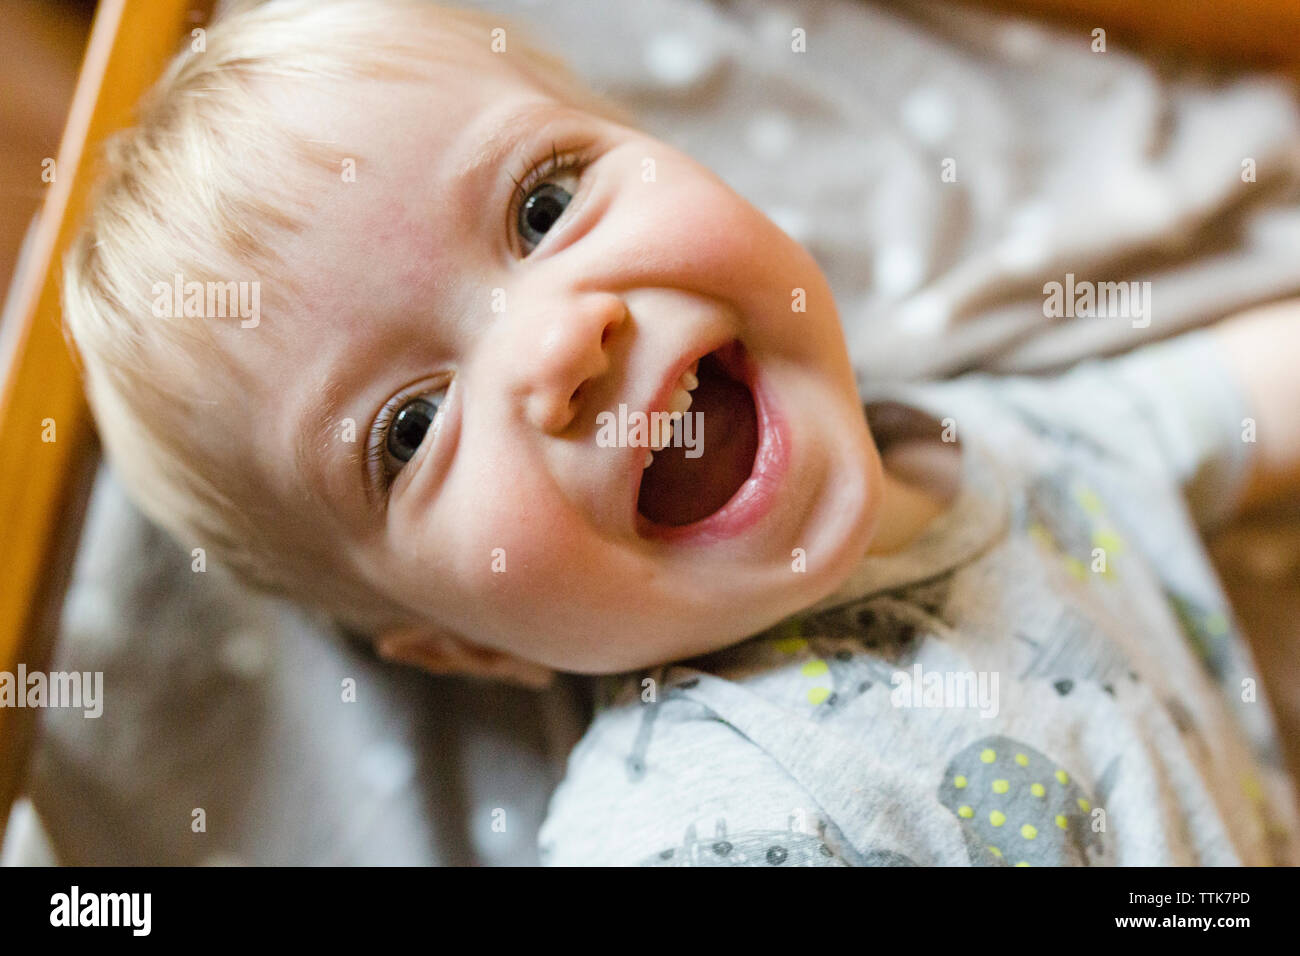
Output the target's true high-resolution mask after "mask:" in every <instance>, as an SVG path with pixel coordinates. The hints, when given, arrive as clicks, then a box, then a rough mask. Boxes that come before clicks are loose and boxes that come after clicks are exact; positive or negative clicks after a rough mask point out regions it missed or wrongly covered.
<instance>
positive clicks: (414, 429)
mask: <svg viewBox="0 0 1300 956" xmlns="http://www.w3.org/2000/svg"><path fill="white" fill-rule="evenodd" d="M437 414H438V405H437V403H435V402H430V401H428V400H427V399H423V398H414V399H411V401H409V402H407V403H406V404H405V405H403V406H402V407H401V408H399V409H398V410H397V414H396V415H394V416H393V423H392V424H391V425H389V426H388V440H387V442H386V445H387V447H388V454H390V455H392V456H393V457H394V458H396V459H397V460H398V461H400V462H407V461H410V460H411V456H412V455H414V454H415V452H416V449H418V448H419V447H420V442H422V441H424V436H425V434H426V433H427V432H428V431H429V426H430V425H432V424H433V418H434V416H435V415H437Z"/></svg>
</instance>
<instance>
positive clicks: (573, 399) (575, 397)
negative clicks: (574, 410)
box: [569, 382, 586, 405]
mask: <svg viewBox="0 0 1300 956" xmlns="http://www.w3.org/2000/svg"><path fill="white" fill-rule="evenodd" d="M583 384H584V385H585V384H586V383H585V382H584V383H583ZM581 392H582V385H579V386H578V387H577V388H575V389H574V390H573V394H572V395H570V396H569V404H570V405H572V404H573V403H574V402H576V401H577V400H578V395H579V394H581Z"/></svg>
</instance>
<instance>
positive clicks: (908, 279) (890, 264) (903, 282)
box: [871, 243, 925, 299]
mask: <svg viewBox="0 0 1300 956" xmlns="http://www.w3.org/2000/svg"><path fill="white" fill-rule="evenodd" d="M924 272H925V263H924V262H923V261H922V260H921V255H920V253H918V252H917V251H916V249H915V248H913V247H912V246H908V245H903V244H902V243H895V244H894V245H891V246H884V247H882V248H880V249H877V250H876V255H875V270H874V272H873V274H872V277H871V278H872V282H871V284H872V287H873V288H874V289H875V291H876V292H879V293H880V294H881V295H884V296H888V297H889V298H891V299H896V298H898V297H899V296H903V295H906V294H907V293H909V292H911V291H912V290H913V289H915V288H916V287H917V285H918V284H919V283H920V281H921V279H922V278H924Z"/></svg>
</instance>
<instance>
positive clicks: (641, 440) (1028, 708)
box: [65, 0, 1300, 865]
mask: <svg viewBox="0 0 1300 956" xmlns="http://www.w3.org/2000/svg"><path fill="white" fill-rule="evenodd" d="M203 46H204V48H203V49H201V50H194V51H191V52H189V53H188V54H187V55H185V56H183V57H181V58H180V59H178V61H177V62H176V63H174V64H173V65H172V67H171V68H170V69H169V71H168V72H167V74H166V76H165V77H164V78H163V80H162V81H161V83H160V84H159V87H158V89H157V91H156V93H155V95H154V96H153V97H152V98H151V99H150V101H149V102H148V103H147V104H145V107H144V108H143V110H142V113H141V118H140V124H139V126H138V128H136V129H134V130H132V131H129V132H128V133H126V134H124V135H123V136H122V137H120V138H119V139H118V140H116V141H115V142H114V143H113V144H112V148H111V149H110V150H109V153H108V155H107V157H106V162H105V176H104V182H103V183H102V186H101V189H100V190H99V193H98V195H97V198H96V201H95V203H94V206H93V208H92V211H91V215H90V217H89V219H88V222H87V226H86V229H85V231H84V233H83V235H82V236H81V237H80V238H79V240H78V241H77V243H76V244H75V245H74V247H73V248H72V250H71V251H70V253H69V256H68V260H67V267H66V282H65V313H66V319H67V325H68V328H69V331H70V334H71V337H72V339H73V341H74V344H75V346H76V348H77V351H78V353H79V355H80V357H81V360H82V364H83V366H84V369H85V374H86V381H87V390H88V393H89V397H90V400H91V405H92V408H93V409H94V412H95V416H96V420H97V422H98V425H99V429H100V433H101V436H102V439H103V443H104V446H105V448H106V451H107V454H108V457H109V459H110V460H111V462H112V463H113V465H114V467H115V468H116V470H117V472H118V474H119V475H120V476H121V478H122V480H123V481H124V483H125V484H126V486H127V487H128V488H129V489H130V490H131V492H132V494H133V496H134V497H135V498H136V499H137V500H138V501H139V503H140V505H141V506H142V507H143V508H144V510H145V511H146V512H147V513H148V514H150V515H151V516H152V517H153V518H154V519H155V520H157V521H158V522H159V523H160V524H162V525H163V526H164V527H166V528H168V529H169V530H170V531H171V532H172V533H173V534H174V535H175V536H176V538H177V539H178V540H179V541H180V542H182V544H183V545H184V546H185V547H186V549H191V548H198V547H201V548H205V549H207V550H208V553H209V554H215V555H217V556H219V557H220V558H221V559H222V560H223V561H224V562H225V563H226V564H227V565H229V566H230V567H231V568H233V569H234V570H235V571H236V572H237V573H239V574H240V575H241V576H242V577H243V578H244V579H245V580H246V581H248V582H249V583H251V584H253V585H255V586H257V587H259V588H261V589H264V590H267V591H271V592H273V593H278V594H282V595H286V596H289V597H291V598H293V599H295V600H297V601H299V602H301V603H303V604H304V605H307V606H309V607H313V608H318V609H321V610H323V611H324V612H326V613H328V614H329V615H330V616H332V617H333V618H334V619H335V620H337V621H338V622H339V623H340V624H341V625H343V626H344V627H346V628H347V629H349V630H350V631H352V632H354V633H356V634H361V635H364V636H365V637H366V638H367V639H368V640H371V641H373V642H374V646H375V648H376V649H377V650H378V652H379V653H380V654H382V655H383V656H385V657H387V658H390V659H393V660H397V661H402V662H406V663H410V664H413V665H416V666H419V667H422V668H425V669H427V670H429V671H433V672H439V673H444V672H458V673H467V674H473V675H478V676H485V677H497V678H503V679H507V680H513V681H517V682H523V683H526V684H531V685H535V686H545V685H546V683H547V682H548V680H549V679H550V678H551V677H552V675H553V674H554V672H556V671H563V672H571V673H577V674H585V675H606V676H604V677H600V678H599V679H598V684H599V686H598V688H597V690H598V693H597V695H596V696H597V708H596V714H595V719H594V721H593V723H592V725H591V727H590V728H589V729H588V731H587V733H586V735H585V737H584V738H583V740H582V742H581V743H580V744H579V745H578V747H577V749H576V750H575V752H574V753H573V755H572V757H571V759H570V762H569V771H568V774H567V777H566V779H565V781H564V782H563V783H562V785H561V786H560V788H559V790H558V791H557V793H556V794H555V796H554V798H553V800H552V804H551V809H550V815H549V817H548V819H547V821H546V824H545V826H544V827H543V829H542V834H541V851H542V857H543V860H544V861H545V862H547V863H557V864H565V863H654V864H668V865H682V864H697V865H704V864H738V863H747V864H759V865H794V864H818V865H820V864H830V865H843V864H853V865H867V864H873V865H881V864H884V865H899V864H902V865H907V864H949V863H962V864H965V863H972V864H979V865H1009V864H1074V863H1080V864H1081V863H1120V864H1191V863H1204V864H1227V863H1240V862H1246V863H1261V862H1270V861H1273V860H1278V861H1286V862H1290V861H1292V860H1294V856H1293V855H1292V854H1293V840H1294V830H1293V818H1294V809H1293V806H1292V803H1291V797H1290V795H1289V791H1288V790H1287V789H1286V783H1285V780H1284V778H1283V777H1282V775H1281V771H1280V766H1281V760H1280V755H1279V753H1278V751H1277V743H1276V739H1275V732H1274V730H1273V726H1272V722H1271V717H1270V716H1269V711H1268V705H1267V703H1266V702H1265V701H1264V700H1263V696H1262V693H1261V691H1260V689H1259V688H1258V686H1257V681H1258V675H1257V674H1256V673H1255V671H1254V670H1253V667H1252V662H1251V659H1250V657H1249V654H1248V652H1247V650H1246V648H1245V646H1244V645H1243V643H1242V641H1241V639H1240V636H1239V634H1238V633H1237V631H1236V630H1235V628H1234V626H1233V624H1232V620H1231V615H1230V612H1229V610H1228V608H1227V605H1226V603H1225V601H1224V597H1223V594H1222V592H1221V590H1220V588H1219V586H1218V584H1217V582H1216V581H1215V578H1214V576H1213V573H1212V571H1211V569H1210V567H1209V566H1208V564H1207V561H1206V558H1205V556H1204V552H1203V548H1202V546H1201V544H1200V539H1199V538H1198V535H1197V526H1196V523H1195V521H1196V520H1199V521H1201V522H1202V523H1205V522H1208V521H1210V520H1213V519H1214V518H1217V517H1222V516H1223V515H1224V514H1226V513H1228V511H1230V510H1231V509H1232V508H1233V507H1235V506H1236V505H1238V504H1241V503H1251V502H1254V501H1259V500H1263V499H1264V498H1265V497H1267V496H1269V495H1270V494H1275V493H1276V492H1278V491H1285V490H1291V491H1294V489H1295V488H1296V486H1297V483H1296V482H1295V473H1296V468H1297V465H1298V464H1300V424H1298V423H1297V421H1296V419H1295V416H1294V415H1293V414H1292V412H1293V410H1294V408H1296V407H1300V387H1297V384H1296V380H1295V377H1294V376H1293V374H1292V373H1291V370H1290V368H1289V365H1290V362H1291V361H1292V360H1294V358H1295V357H1296V356H1297V355H1300V320H1297V318H1296V315H1297V314H1300V313H1298V312H1297V310H1295V309H1289V310H1288V309H1278V310H1275V311H1274V312H1273V313H1270V314H1264V315H1259V316H1255V317H1253V318H1251V319H1249V320H1244V319H1243V320H1240V321H1236V322H1233V323H1230V324H1226V325H1224V326H1222V327H1220V328H1218V329H1216V330H1215V331H1213V332H1199V333H1196V334H1193V335H1189V336H1186V337H1184V338H1182V339H1179V340H1175V341H1172V342H1168V343H1164V344H1161V345H1158V346H1154V347H1151V348H1148V349H1145V350H1142V351H1140V352H1136V353H1133V354H1131V355H1129V356H1126V357H1124V358H1120V359H1115V360H1111V361H1107V362H1092V363H1088V364H1086V365H1083V366H1080V367H1078V368H1076V369H1075V370H1073V371H1071V372H1070V373H1067V374H1066V375H1064V376H1062V377H1061V378H1059V379H1057V380H1055V381H1039V380H1029V379H1009V380H995V379H992V378H988V377H984V376H969V377H966V378H963V379H959V380H956V381H952V382H946V383H936V384H931V385H925V386H919V385H913V386H907V387H894V388H889V389H885V388H872V389H870V390H869V391H868V392H866V393H860V391H859V386H858V383H857V382H856V381H855V376H854V372H853V369H852V367H851V364H850V361H849V358H848V355H847V352H846V348H845V343H844V338H843V335H842V332H841V327H840V324H839V318H838V315H837V312H836V307H835V303H834V301H833V299H832V295H831V291H830V289H829V288H828V286H827V282H826V280H825V278H824V277H823V275H822V273H821V271H820V270H819V268H818V266H817V264H816V262H815V261H814V260H813V259H812V257H811V256H810V255H809V254H808V252H807V251H805V250H804V249H803V248H801V247H800V246H799V245H798V244H797V243H796V242H794V241H793V240H792V239H791V238H790V237H788V236H787V235H785V234H784V233H783V232H782V231H781V230H780V229H778V228H777V227H776V226H775V225H773V224H772V223H771V222H770V221H769V220H768V219H767V218H765V217H764V216H763V215H762V214H761V213H759V212H758V211H757V210H756V209H754V208H753V207H752V206H751V205H749V204H748V203H747V202H745V201H744V200H743V199H741V198H740V197H739V196H737V195H736V194H735V193H734V192H732V191H731V190H730V189H729V188H728V187H727V186H726V185H725V184H724V183H723V182H721V181H720V180H719V179H718V178H717V177H716V176H715V175H713V174H712V173H710V172H709V171H708V170H706V169H703V168H701V167H700V166H699V165H698V164H696V163H694V162H693V161H692V160H691V159H690V158H689V157H687V156H685V155H683V154H682V153H680V152H679V151H677V150H674V149H672V148H670V147H668V146H666V145H664V144H663V143H661V142H658V141H656V140H654V139H652V138H651V137H649V136H647V135H645V134H644V133H642V132H640V131H639V130H637V129H636V128H635V126H634V125H633V124H632V121H631V120H630V119H629V118H628V117H627V116H626V115H625V114H624V113H623V112H622V111H621V110H620V109H619V108H618V107H617V106H615V105H614V104H611V103H609V102H607V101H605V100H604V99H602V98H600V97H598V96H596V95H594V94H593V93H591V92H589V91H587V90H585V89H584V88H583V87H582V86H581V84H580V83H578V82H577V81H576V80H575V79H574V78H573V77H572V76H571V75H570V74H569V73H568V72H567V71H566V69H565V68H564V67H563V65H562V64H561V63H560V62H558V61H556V60H555V59H553V58H552V57H550V56H548V55H546V54H544V53H541V52H540V51H538V50H536V49H535V48H533V47H531V46H530V45H528V44H527V43H526V42H525V41H524V40H523V38H522V37H521V36H520V35H519V34H518V32H517V31H516V30H515V29H514V28H513V27H509V28H502V27H501V26H500V24H499V23H498V22H496V21H489V20H486V19H484V18H482V17H481V16H479V15H473V14H466V13H459V12H453V11H450V10H445V9H441V8H435V7H432V6H430V5H428V4H425V3H403V2H397V0H382V2H381V0H373V2H360V0H338V2H334V0H331V2H319V0H310V2H299V0H282V2H281V0H274V2H271V3H268V4H266V5H264V6H260V7H254V8H251V9H247V10H242V11H239V12H234V13H232V14H231V15H230V16H228V17H227V18H225V19H224V20H223V21H222V22H219V23H218V24H215V25H214V26H213V27H212V28H211V29H210V30H209V31H208V32H207V34H206V37H205V43H204V45H203ZM864 399H866V400H867V401H866V404H865V406H864ZM864 407H865V413H864ZM687 416H689V418H688V417H687ZM1245 420H1249V429H1250V431H1251V434H1250V435H1249V436H1246V435H1245V432H1244V431H1243V429H1244V428H1245V427H1246V426H1245V425H1244V421H1245ZM613 422H619V423H622V424H620V427H617V428H614V427H610V425H611V423H613ZM643 422H644V423H648V424H647V425H645V427H641V425H640V424H639V423H643ZM627 423H632V427H623V425H626V424H627ZM688 425H689V426H690V429H691V431H690V435H691V436H692V441H690V442H684V441H682V440H681V439H682V437H683V435H684V434H686V433H687V426H688ZM1256 431H1257V433H1258V439H1259V440H1258V442H1256V441H1254V438H1255V432H1256ZM1189 506H1190V507H1189ZM673 662H676V663H673ZM647 668H648V670H647Z"/></svg>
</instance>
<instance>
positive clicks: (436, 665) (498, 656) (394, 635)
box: [375, 629, 555, 690]
mask: <svg viewBox="0 0 1300 956" xmlns="http://www.w3.org/2000/svg"><path fill="white" fill-rule="evenodd" d="M375 650H376V651H377V652H378V654H379V656H380V657H382V658H383V659H384V660H388V661H395V662H397V663H400V664H407V665H409V666H411V667H417V668H419V669H420V670H423V671H425V672H426V673H429V674H464V675H467V676H470V677H479V678H485V679H490V680H504V681H509V682H511V683H514V684H520V685H522V686H524V687H531V688H534V689H538V690H541V689H544V688H546V687H549V686H550V684H551V681H552V680H553V679H554V677H555V672H554V671H552V670H550V669H549V668H546V667H543V666H541V665H540V664H534V663H533V662H532V661H526V660H523V659H522V658H519V657H516V656H514V655H513V654H508V653H506V652H504V651H497V650H493V649H492V648H487V647H482V646H480V645H478V644H474V643H472V642H470V641H467V640H465V639H464V638H461V637H458V636H456V635H454V634H451V633H448V632H446V631H436V630H432V629H429V630H424V629H402V630H396V631H389V632H388V633H386V634H383V635H382V636H380V637H379V638H378V639H377V640H376V641H375Z"/></svg>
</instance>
